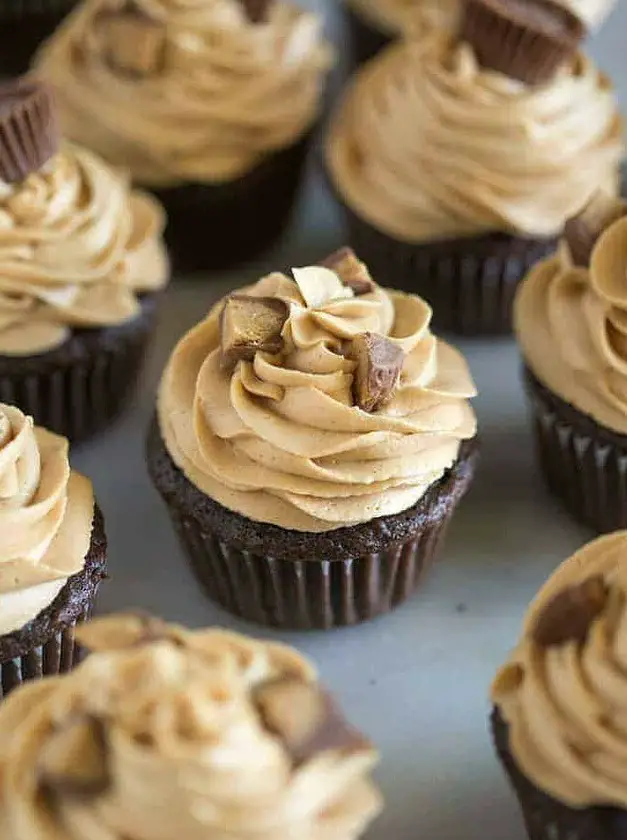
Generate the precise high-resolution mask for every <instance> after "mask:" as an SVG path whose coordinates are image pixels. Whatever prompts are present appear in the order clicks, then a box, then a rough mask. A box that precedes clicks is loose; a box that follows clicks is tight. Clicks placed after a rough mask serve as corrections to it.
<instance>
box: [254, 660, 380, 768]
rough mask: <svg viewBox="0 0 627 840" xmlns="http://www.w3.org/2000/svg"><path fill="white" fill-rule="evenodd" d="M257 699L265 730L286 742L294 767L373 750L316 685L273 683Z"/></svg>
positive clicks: (291, 680) (286, 680)
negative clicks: (332, 754) (321, 756)
mask: <svg viewBox="0 0 627 840" xmlns="http://www.w3.org/2000/svg"><path fill="white" fill-rule="evenodd" d="M254 699H255V703H256V706H257V709H258V711H259V714H260V716H261V719H262V721H263V723H264V726H265V727H266V729H268V731H269V732H272V734H273V735H276V736H278V737H279V738H280V739H281V740H282V741H283V743H284V745H285V748H286V750H287V751H288V753H289V754H290V756H291V758H292V760H293V762H294V764H297V765H298V764H304V763H305V762H306V761H308V760H309V759H310V758H313V757H314V756H316V755H318V753H321V752H324V751H326V750H341V751H343V752H357V751H361V750H366V749H369V748H370V743H369V742H368V741H367V740H366V739H365V738H364V737H363V735H361V733H359V732H357V730H355V729H353V727H351V726H350V725H349V724H348V723H347V721H346V720H345V719H344V716H343V715H342V714H341V712H340V711H339V710H338V708H337V706H336V705H335V703H334V702H333V700H332V699H331V698H330V696H329V695H328V694H327V693H326V692H324V691H323V690H322V689H320V688H319V687H318V686H316V685H312V684H311V683H306V682H303V681H302V680H299V679H296V678H294V677H284V678H279V679H276V680H270V681H268V682H266V683H263V684H262V685H260V686H259V687H258V688H257V690H256V692H255V698H254Z"/></svg>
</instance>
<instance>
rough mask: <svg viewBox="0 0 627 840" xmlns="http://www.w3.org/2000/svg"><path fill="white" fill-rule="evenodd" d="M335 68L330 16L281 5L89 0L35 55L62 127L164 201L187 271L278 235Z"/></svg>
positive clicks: (177, 258) (223, 263) (177, 256)
mask: <svg viewBox="0 0 627 840" xmlns="http://www.w3.org/2000/svg"><path fill="white" fill-rule="evenodd" d="M330 65H331V53H330V48H329V47H328V46H327V45H326V44H325V42H324V40H323V37H322V33H321V22H320V21H319V20H318V18H317V17H316V16H315V15H313V14H311V13H309V12H305V11H302V10H300V9H298V8H297V7H295V6H292V5H291V4H290V3H289V2H284V0H194V2H191V3H186V4H185V5H184V6H181V5H180V4H176V3H167V2H166V3H154V2H149V0H133V2H132V3H131V2H130V0H129V2H128V3H113V2H111V0H87V2H86V3H85V4H84V5H83V6H82V7H81V8H79V9H78V10H77V11H76V13H75V14H73V15H72V16H71V17H70V18H69V19H68V21H67V22H66V23H65V24H64V25H63V26H62V27H61V28H60V29H59V31H58V32H57V33H56V34H55V35H54V36H53V37H52V39H51V40H50V41H49V43H48V44H47V45H46V47H45V48H44V49H43V51H42V53H41V55H40V56H39V60H38V62H37V68H38V70H39V71H40V72H41V73H42V74H43V75H44V77H45V78H46V79H47V80H49V81H50V82H52V84H53V85H54V86H55V87H56V90H57V96H58V102H59V108H60V115H61V123H62V126H63V130H64V133H65V134H66V135H67V136H68V137H69V138H70V139H72V140H75V141H77V142H80V143H81V144H83V145H84V146H86V147H88V148H90V149H93V150H94V151H96V152H98V153H99V154H100V155H102V156H103V157H104V158H105V159H106V160H108V161H109V162H110V163H112V164H114V165H116V166H120V167H123V168H124V169H125V170H127V171H129V172H130V173H131V175H132V178H133V180H134V182H135V183H137V184H139V185H141V186H144V187H146V188H149V189H150V190H152V192H153V193H155V194H156V195H157V196H158V197H159V199H160V200H161V201H162V202H163V203H164V204H165V207H166V210H167V212H168V228H167V231H166V237H167V240H168V245H169V246H170V250H171V252H172V254H173V258H174V263H175V267H176V268H177V269H178V270H179V271H195V270H198V271H200V270H204V269H211V268H224V267H227V266H229V265H231V264H234V263H239V262H243V261H245V260H248V259H250V258H252V257H254V256H255V255H257V254H258V253H259V252H261V251H262V250H264V249H266V248H268V247H269V246H270V245H271V244H272V243H273V242H274V241H275V240H276V239H277V238H278V237H279V236H280V234H281V233H282V232H283V230H284V228H285V226H286V225H287V222H288V220H289V218H290V216H291V211H292V208H293V205H294V201H295V198H296V195H297V191H298V187H299V184H300V181H301V173H302V171H303V166H304V163H305V160H306V156H307V150H308V148H309V145H310V141H311V138H312V134H313V131H314V127H315V125H316V122H317V119H318V115H319V112H320V110H321V107H322V94H323V88H324V82H325V76H326V72H327V70H328V69H329V67H330Z"/></svg>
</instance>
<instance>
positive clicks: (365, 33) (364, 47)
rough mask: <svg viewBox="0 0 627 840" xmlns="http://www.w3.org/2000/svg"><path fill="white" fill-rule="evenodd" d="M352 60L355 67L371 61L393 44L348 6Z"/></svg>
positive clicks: (347, 14) (347, 15)
mask: <svg viewBox="0 0 627 840" xmlns="http://www.w3.org/2000/svg"><path fill="white" fill-rule="evenodd" d="M346 17H347V20H348V27H349V35H350V45H351V54H352V59H353V62H354V64H355V65H359V64H363V63H364V62H366V61H370V59H371V58H374V57H375V55H377V53H379V52H381V50H382V49H383V48H384V47H386V46H387V45H388V44H390V43H391V42H392V38H391V37H390V36H389V35H388V34H387V33H385V32H382V31H381V30H380V29H376V28H375V27H374V26H371V25H370V24H369V23H368V22H367V21H366V20H365V19H364V18H363V17H362V16H361V15H359V14H357V12H356V11H355V10H354V9H352V8H351V7H350V6H348V5H346Z"/></svg>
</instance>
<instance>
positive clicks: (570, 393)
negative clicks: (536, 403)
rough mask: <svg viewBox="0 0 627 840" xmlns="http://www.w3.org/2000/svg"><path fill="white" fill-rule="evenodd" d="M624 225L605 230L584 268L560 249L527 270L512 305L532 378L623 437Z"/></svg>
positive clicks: (626, 341)
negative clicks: (575, 263)
mask: <svg viewBox="0 0 627 840" xmlns="http://www.w3.org/2000/svg"><path fill="white" fill-rule="evenodd" d="M626 277H627V219H620V220H619V221H618V222H615V223H614V224H613V225H611V226H610V227H609V228H608V229H607V230H606V231H605V232H604V233H603V235H602V236H601V237H600V239H599V240H598V242H597V243H596V246H595V248H594V251H593V253H592V258H591V265H590V268H589V269H588V268H579V267H577V266H574V265H573V263H572V260H571V257H570V254H569V252H568V248H567V247H566V245H565V244H563V243H562V244H561V246H560V248H559V250H558V252H557V254H556V255H555V256H553V257H551V258H550V259H548V260H545V261H544V262H541V263H539V264H538V265H537V266H536V267H535V268H534V269H532V271H531V273H530V274H529V276H528V277H527V278H526V280H525V281H524V283H523V284H522V286H521V287H520V290H519V293H518V296H517V299H516V304H515V313H514V321H515V330H516V335H517V337H518V341H519V344H520V347H521V350H522V354H523V357H524V359H525V361H526V363H527V364H528V366H529V367H530V368H531V370H532V371H533V373H534V374H535V375H536V376H537V378H538V379H539V380H540V381H541V382H542V383H544V385H546V386H547V387H548V388H549V389H550V390H551V391H553V392H554V393H555V394H557V395H558V396H560V397H561V398H562V399H563V400H565V401H566V402H568V403H570V404H571V405H574V406H575V407H576V408H578V409H579V410H580V411H582V412H584V413H585V414H588V415H590V416H591V417H593V418H594V419H595V420H596V421H597V422H598V423H600V424H601V425H602V426H605V427H606V428H609V429H612V430H614V431H616V432H619V433H621V434H627V282H626Z"/></svg>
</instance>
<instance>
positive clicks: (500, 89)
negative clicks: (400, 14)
mask: <svg viewBox="0 0 627 840" xmlns="http://www.w3.org/2000/svg"><path fill="white" fill-rule="evenodd" d="M622 150H623V145H622V140H621V121H620V117H619V114H618V110H617V106H616V101H615V98H614V94H613V92H612V88H611V85H610V82H609V81H608V80H607V78H606V77H604V76H603V75H602V74H600V73H599V71H598V70H597V69H596V68H595V66H594V65H593V64H592V62H591V61H590V60H589V59H588V58H587V57H586V56H584V55H578V56H577V57H576V58H575V59H574V60H573V61H572V63H571V64H570V65H569V66H565V67H563V68H562V69H561V70H560V71H559V72H558V73H557V75H556V77H555V78H554V80H553V81H552V82H551V83H550V84H547V85H542V86H539V87H534V88H528V87H526V86H525V85H523V84H522V83H520V82H517V81H515V80H513V79H510V78H508V77H506V76H504V75H501V74H499V73H495V72H492V71H485V70H482V69H481V68H480V67H479V66H478V65H477V62H476V59H475V56H474V53H473V51H472V49H471V47H470V46H469V45H467V44H456V43H454V42H452V41H451V40H449V38H448V37H447V36H446V35H444V34H442V33H434V34H432V35H431V36H429V37H427V38H422V39H418V40H412V41H410V42H407V43H403V44H398V45H395V46H392V47H389V48H388V49H387V50H385V51H384V52H383V53H382V54H381V55H380V56H379V57H377V58H376V59H375V60H374V61H372V62H370V63H369V64H368V65H366V67H365V68H364V69H362V70H361V71H360V72H359V73H358V74H357V76H356V78H355V80H354V82H353V83H352V85H351V86H349V89H348V93H347V95H346V98H345V99H344V102H343V103H342V105H341V106H340V108H339V110H338V111H337V113H336V115H335V118H334V120H333V123H332V127H331V131H330V134H329V138H328V141H327V150H326V151H327V161H328V166H329V169H330V173H331V176H332V178H333V180H334V182H335V184H336V186H337V188H338V190H339V191H340V193H341V195H342V196H343V198H344V199H345V200H346V202H347V203H348V204H349V205H350V206H351V207H352V208H353V210H355V211H356V212H357V213H358V214H359V215H360V216H362V217H363V218H364V219H366V220H367V221H369V222H371V223H372V224H373V225H375V226H376V227H377V228H379V229H380V230H383V231H384V232H386V233H388V234H390V235H391V236H394V237H396V238H398V239H401V240H404V241H409V242H420V241H423V240H430V239H437V238H447V237H458V236H466V235H468V236H472V235H476V234H481V233H485V232H486V231H504V232H512V233H522V234H527V235H530V236H553V235H555V234H558V233H559V232H560V231H561V229H562V227H563V225H564V222H565V220H566V219H568V218H569V217H570V216H572V215H573V214H574V213H576V212H577V211H578V210H579V209H580V208H581V206H582V205H583V204H584V203H585V202H586V200H587V199H588V198H589V196H590V195H591V194H592V192H593V191H594V190H595V189H596V188H597V187H598V186H599V185H608V186H610V185H613V187H614V189H615V188H616V186H615V185H616V171H617V165H618V162H619V160H620V158H621V155H622Z"/></svg>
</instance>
